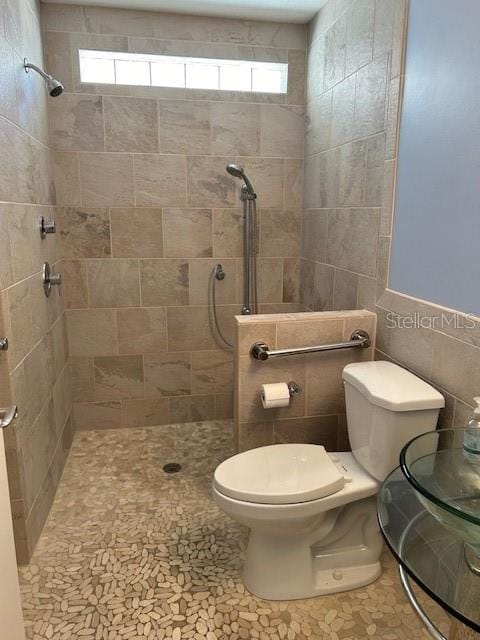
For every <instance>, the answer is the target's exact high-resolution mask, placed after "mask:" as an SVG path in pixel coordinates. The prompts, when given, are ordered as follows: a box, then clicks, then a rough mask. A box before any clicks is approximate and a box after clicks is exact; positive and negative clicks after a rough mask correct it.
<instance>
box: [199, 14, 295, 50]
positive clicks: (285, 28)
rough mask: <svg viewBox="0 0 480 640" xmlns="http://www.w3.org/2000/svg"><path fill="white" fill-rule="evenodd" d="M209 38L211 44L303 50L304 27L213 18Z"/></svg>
mask: <svg viewBox="0 0 480 640" xmlns="http://www.w3.org/2000/svg"><path fill="white" fill-rule="evenodd" d="M211 38H212V41H213V42H235V43H237V44H250V45H258V46H265V47H284V48H286V49H303V48H304V46H305V27H304V26H303V25H294V24H282V23H276V22H256V21H253V20H230V19H223V18H215V19H212V32H211Z"/></svg>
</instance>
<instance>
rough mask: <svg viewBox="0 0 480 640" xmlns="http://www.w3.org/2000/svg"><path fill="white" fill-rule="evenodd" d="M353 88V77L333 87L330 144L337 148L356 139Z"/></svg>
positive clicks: (354, 81) (354, 83)
mask: <svg viewBox="0 0 480 640" xmlns="http://www.w3.org/2000/svg"><path fill="white" fill-rule="evenodd" d="M355 88H356V78H355V76H354V75H351V76H349V77H348V78H345V80H344V81H343V82H340V84H338V85H336V86H335V87H333V90H332V94H333V98H332V113H333V114H334V115H335V117H332V124H331V144H332V146H334V147H335V146H337V145H341V144H345V143H346V142H349V141H350V140H352V139H353V138H355V137H356V131H355V129H354V117H355Z"/></svg>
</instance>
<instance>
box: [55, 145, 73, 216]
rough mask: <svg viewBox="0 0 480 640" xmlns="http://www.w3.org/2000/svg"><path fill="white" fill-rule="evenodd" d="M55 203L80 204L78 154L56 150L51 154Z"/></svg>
mask: <svg viewBox="0 0 480 640" xmlns="http://www.w3.org/2000/svg"><path fill="white" fill-rule="evenodd" d="M53 169H54V177H55V192H56V195H57V205H60V206H62V205H71V206H79V205H80V169H79V164H78V154H77V153H70V152H68V151H57V152H55V153H54V154H53Z"/></svg>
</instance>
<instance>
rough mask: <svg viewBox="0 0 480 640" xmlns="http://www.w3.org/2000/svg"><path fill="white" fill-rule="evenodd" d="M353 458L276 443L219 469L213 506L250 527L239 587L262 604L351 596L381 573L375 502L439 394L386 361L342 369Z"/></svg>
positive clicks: (435, 409)
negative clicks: (348, 593)
mask: <svg viewBox="0 0 480 640" xmlns="http://www.w3.org/2000/svg"><path fill="white" fill-rule="evenodd" d="M342 377H343V382H344V388H345V402H346V409H347V424H348V434H349V438H350V444H351V447H352V451H351V452H327V451H326V450H325V448H324V447H323V446H321V445H312V444H276V445H271V446H266V447H260V448H258V449H252V450H250V451H245V452H243V453H239V454H238V455H235V456H233V457H232V458H229V459H228V460H225V461H224V462H222V463H221V464H220V465H219V466H218V467H217V469H216V471H215V475H214V480H213V497H214V500H215V502H216V504H217V505H218V506H219V507H220V509H222V510H223V511H224V512H225V513H227V514H228V515H229V516H231V517H232V518H233V519H234V520H236V521H237V522H239V523H241V524H243V525H246V526H247V527H249V529H250V537H249V542H248V547H247V554H246V561H245V566H244V571H243V581H244V584H245V586H246V587H247V589H248V590H249V591H250V592H251V593H253V594H254V595H256V596H258V597H260V598H264V599H267V600H294V599H298V598H310V597H314V596H320V595H325V594H328V593H337V592H340V591H347V590H349V589H354V588H357V587H361V586H364V585H367V584H369V583H370V582H373V581H374V580H376V579H377V578H378V576H379V575H380V573H381V566H380V561H379V559H380V554H381V552H382V546H383V543H382V539H381V536H380V532H379V528H378V524H377V514H376V495H377V493H378V490H379V487H380V485H381V482H382V481H383V480H384V478H385V477H386V476H387V475H388V474H389V473H390V472H391V471H393V469H394V468H395V467H397V466H398V458H399V454H400V450H401V449H402V447H403V446H404V445H405V444H406V443H407V442H408V441H409V440H410V439H412V438H413V437H415V436H417V435H419V434H421V433H424V432H427V431H432V430H434V429H435V427H436V424H437V420H438V414H439V411H440V409H441V408H442V407H443V406H444V405H445V400H444V398H443V396H442V395H441V394H440V393H438V391H436V389H434V388H433V387H431V386H430V385H429V384H427V383H426V382H424V381H423V380H420V379H419V378H417V377H416V376H415V375H413V374H412V373H410V372H409V371H406V370H405V369H403V368H401V367H399V366H397V365H395V364H393V363H390V362H382V361H379V362H358V363H353V364H349V365H347V366H346V367H345V369H344V370H343V376H342Z"/></svg>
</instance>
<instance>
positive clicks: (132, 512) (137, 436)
mask: <svg viewBox="0 0 480 640" xmlns="http://www.w3.org/2000/svg"><path fill="white" fill-rule="evenodd" d="M232 433H233V425H232V424H231V423H230V422H218V421H217V422H208V423H192V424H182V425H166V426H161V427H149V428H141V429H122V430H120V429H119V430H109V431H104V430H102V431H84V432H80V433H77V434H76V435H75V440H74V443H73V447H72V450H71V454H70V457H69V459H68V462H67V464H66V467H65V471H64V474H63V477H62V480H61V482H60V486H59V489H58V492H57V495H56V498H55V502H54V505H53V508H52V511H51V513H50V516H49V519H48V521H47V524H46V526H45V528H44V531H43V533H42V535H41V537H40V540H39V543H38V545H37V548H36V550H35V553H34V555H33V558H32V561H31V563H30V564H29V565H26V566H23V567H20V569H19V572H20V581H21V589H22V596H23V606H24V617H25V625H26V636H27V639H28V640H45V639H46V640H77V639H78V640H129V639H130V640H163V638H171V639H172V640H183V639H185V640H186V639H188V638H191V639H193V640H239V639H244V640H248V639H250V638H255V639H258V640H306V639H318V640H358V639H361V638H371V639H373V640H375V639H377V640H380V639H381V640H409V639H415V640H416V639H418V640H426V639H427V638H428V637H429V636H428V635H427V633H426V631H425V630H424V629H423V628H422V624H421V622H420V621H419V620H418V618H417V617H416V616H415V614H414V613H413V611H412V609H411V608H410V606H409V605H408V604H407V601H406V599H405V597H404V595H403V592H402V589H401V586H400V583H399V580H398V578H397V571H396V566H395V562H394V560H393V558H392V557H391V556H390V555H389V554H388V552H385V554H384V556H383V565H384V571H383V574H382V576H381V577H380V578H379V579H378V580H377V581H376V582H375V583H373V584H372V585H369V586H368V587H365V588H362V589H357V590H354V591H350V592H346V593H342V594H337V595H332V596H325V597H320V598H313V599H309V600H297V601H293V602H270V601H264V600H260V599H258V598H256V597H254V596H253V595H251V594H250V593H249V592H248V591H247V590H246V588H245V587H244V586H243V584H242V581H241V569H242V564H243V558H244V552H245V548H246V543H247V536H248V531H247V530H246V529H245V528H243V527H241V526H240V525H238V524H237V523H236V522H234V521H233V520H231V519H230V518H229V517H228V516H226V515H225V514H223V513H222V512H221V511H219V509H218V508H217V507H216V506H215V504H214V503H213V501H212V499H211V495H210V486H211V479H212V474H213V471H214V469H215V467H216V466H217V465H218V464H219V463H220V462H221V461H222V460H224V459H225V458H227V457H228V456H230V455H232V453H233V444H232V442H233V438H232ZM170 462H178V463H179V464H180V465H181V466H182V469H181V471H180V472H178V473H173V474H167V473H165V472H164V471H163V466H164V465H165V464H167V463H170ZM428 609H429V612H431V613H432V612H433V614H437V613H438V612H437V611H436V609H435V607H434V606H433V605H428ZM440 622H441V624H442V625H443V626H442V628H443V629H444V631H446V629H448V624H447V621H446V619H444V618H441V620H440Z"/></svg>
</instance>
